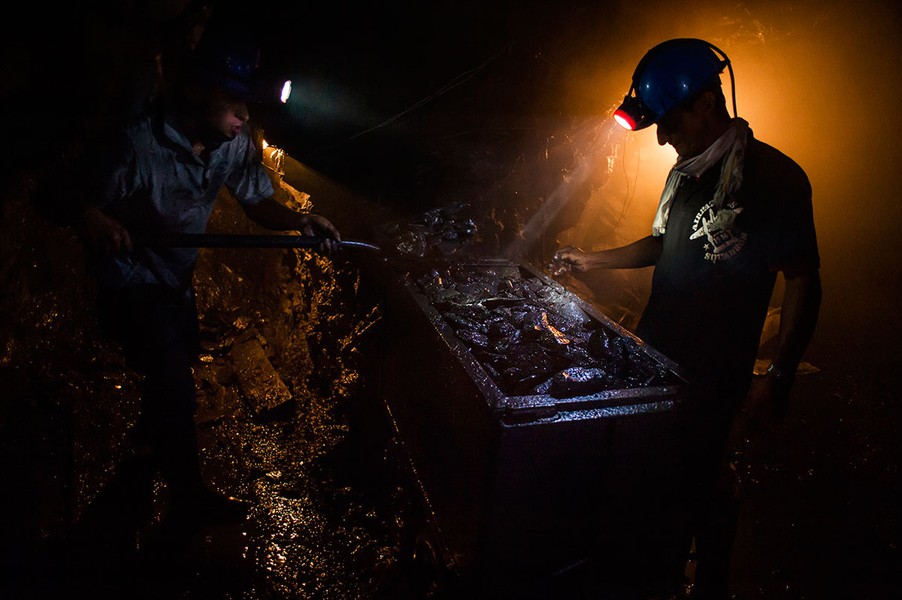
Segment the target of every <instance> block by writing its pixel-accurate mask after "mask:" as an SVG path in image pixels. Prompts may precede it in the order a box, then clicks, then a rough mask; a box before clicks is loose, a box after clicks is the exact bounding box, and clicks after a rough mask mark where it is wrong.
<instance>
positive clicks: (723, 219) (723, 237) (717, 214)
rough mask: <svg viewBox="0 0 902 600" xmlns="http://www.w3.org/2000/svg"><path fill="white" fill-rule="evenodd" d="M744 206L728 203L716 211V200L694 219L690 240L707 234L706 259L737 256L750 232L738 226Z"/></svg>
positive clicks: (718, 259)
mask: <svg viewBox="0 0 902 600" xmlns="http://www.w3.org/2000/svg"><path fill="white" fill-rule="evenodd" d="M741 212H742V207H741V206H739V205H738V204H737V203H736V202H734V201H730V202H728V203H726V204H725V205H724V206H723V208H721V209H720V210H719V211H715V208H714V202H713V201H711V202H708V203H707V204H705V205H704V206H702V208H701V210H699V211H698V213H697V214H696V215H695V219H693V220H692V233H691V234H690V235H689V239H690V240H695V239H698V238H700V237H702V236H705V238H706V242H705V245H704V249H705V260H710V261H711V262H720V261H722V260H727V259H729V258H732V257H733V256H736V254H738V253H739V251H740V250H742V247H743V246H744V245H745V242H746V239H747V238H748V233H746V232H744V231H740V230H739V228H737V227H736V217H738V216H739V214H740V213H741Z"/></svg>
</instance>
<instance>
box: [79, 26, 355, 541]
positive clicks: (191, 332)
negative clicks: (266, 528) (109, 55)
mask: <svg viewBox="0 0 902 600" xmlns="http://www.w3.org/2000/svg"><path fill="white" fill-rule="evenodd" d="M219 27H222V26H221V25H220V24H218V23H217V22H216V21H211V23H210V24H208V25H207V28H206V30H205V31H204V34H203V37H202V38H201V40H200V43H199V44H198V45H197V46H196V47H195V48H194V49H193V50H192V51H191V52H190V53H188V54H187V55H186V56H185V57H184V59H183V60H184V62H180V63H179V64H178V65H173V68H172V69H171V70H170V71H169V72H167V73H164V77H165V85H164V86H162V91H161V93H160V95H159V97H158V98H157V99H156V100H155V105H154V106H153V107H152V109H151V110H150V111H149V112H148V114H146V115H143V116H141V117H140V118H139V119H137V120H136V121H135V122H134V123H131V124H129V126H128V127H127V128H126V129H125V130H124V131H122V132H121V133H120V134H119V135H117V136H116V139H114V140H109V141H105V143H104V144H102V145H100V147H99V148H98V149H97V152H96V161H95V164H94V168H93V172H92V173H91V175H92V177H90V178H89V182H88V183H87V187H86V191H85V193H84V195H83V202H82V204H81V205H80V207H79V210H78V211H77V212H78V215H77V218H76V219H75V226H76V229H77V231H78V233H79V234H80V236H81V238H82V239H83V240H84V242H85V245H86V247H87V250H88V252H87V255H88V257H89V262H90V267H91V272H92V274H93V275H94V276H95V277H96V281H97V284H98V289H99V292H100V316H101V319H102V320H103V322H104V324H105V325H106V326H107V328H108V331H109V332H110V333H112V334H113V335H114V336H115V337H116V339H117V340H118V341H120V342H121V343H122V346H123V348H124V350H125V352H126V356H127V358H128V360H129V364H130V365H132V366H133V367H134V368H135V369H136V370H137V371H138V372H139V373H140V374H141V375H143V378H144V394H143V398H142V404H141V407H140V408H141V411H140V417H139V419H138V423H137V425H136V427H135V434H134V436H133V439H134V441H135V442H136V443H135V444H134V447H135V448H138V449H142V451H145V452H146V453H148V454H149V455H150V456H151V457H152V458H153V460H154V461H155V464H156V466H157V467H158V468H159V471H160V473H161V474H162V476H163V478H164V480H165V482H166V485H167V488H168V491H169V498H170V499H171V502H170V506H169V509H168V510H167V512H166V517H165V519H164V522H165V523H166V524H168V525H173V526H174V527H175V530H179V531H183V530H187V529H188V528H193V527H197V526H199V525H204V524H208V523H210V522H211V521H220V520H242V519H243V516H244V513H245V510H246V509H245V507H244V505H243V504H242V503H241V502H239V501H237V500H236V499H234V498H231V497H228V496H226V495H222V494H220V493H219V492H218V491H216V490H214V489H213V488H211V487H210V486H209V485H208V483H207V481H206V480H205V478H204V477H203V476H202V472H201V463H200V457H199V452H198V447H197V433H196V429H195V421H194V418H195V409H196V395H195V380H194V377H193V372H192V369H193V367H194V365H195V361H196V359H197V356H198V350H199V335H198V315H197V308H196V303H195V293H194V281H193V274H194V268H195V263H196V260H197V256H198V252H199V250H198V248H196V247H189V248H178V247H171V246H165V245H164V246H158V245H154V243H153V240H154V239H159V238H160V237H161V236H162V237H165V236H166V235H169V234H199V233H204V232H205V230H206V227H207V222H208V220H209V218H210V215H211V212H212V210H213V207H214V204H215V203H216V202H217V198H218V197H219V196H220V195H221V193H223V194H224V192H226V191H227V192H228V194H226V195H225V196H228V197H230V198H228V197H227V198H226V201H233V200H234V201H237V203H238V204H239V205H240V206H241V208H242V209H243V211H244V213H245V214H246V215H247V217H249V219H250V220H251V221H253V222H255V223H256V224H258V225H261V226H262V227H264V228H266V229H270V230H278V231H283V230H287V231H300V232H303V233H305V234H308V235H318V236H320V237H321V239H322V240H323V241H322V244H321V246H320V247H319V251H320V252H322V253H324V254H331V253H333V252H334V251H336V250H337V249H338V244H339V240H340V236H339V232H338V231H337V229H336V228H335V227H334V226H333V225H332V223H331V222H330V221H329V220H328V219H326V218H324V217H322V216H320V215H316V214H310V213H304V212H300V211H297V210H294V209H292V208H290V207H289V206H287V205H286V204H283V203H282V202H280V201H279V200H278V199H277V198H276V195H275V194H276V190H275V188H274V182H273V180H272V179H271V178H270V176H269V175H268V174H267V171H266V169H265V168H264V166H263V164H262V162H261V158H262V157H261V149H260V148H259V146H258V142H257V138H256V136H255V135H254V132H253V131H252V129H251V127H250V125H249V119H250V111H249V105H252V101H253V94H254V90H255V87H254V85H255V76H256V73H257V68H258V60H259V54H258V51H257V48H256V46H255V45H254V44H253V43H252V41H251V40H250V38H249V37H248V36H247V35H246V33H245V32H243V31H242V30H241V29H240V28H238V29H234V28H232V27H231V26H230V27H229V28H228V29H219Z"/></svg>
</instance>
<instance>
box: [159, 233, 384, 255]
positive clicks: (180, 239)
mask: <svg viewBox="0 0 902 600" xmlns="http://www.w3.org/2000/svg"><path fill="white" fill-rule="evenodd" d="M323 240H324V238H321V237H318V236H315V235H288V234H273V235H243V234H211V233H173V234H167V235H159V236H154V237H152V238H148V239H146V240H143V241H144V245H145V246H151V247H157V248H318V247H319V246H320V244H322V243H323ZM339 243H340V244H341V247H342V248H362V249H365V250H373V251H375V252H381V250H382V249H381V248H380V247H379V246H376V245H375V244H370V243H368V242H360V241H356V240H342V241H341V242H339Z"/></svg>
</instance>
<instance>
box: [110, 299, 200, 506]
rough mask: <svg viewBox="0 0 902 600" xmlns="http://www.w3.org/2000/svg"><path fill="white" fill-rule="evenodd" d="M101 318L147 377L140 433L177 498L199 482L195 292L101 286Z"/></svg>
mask: <svg viewBox="0 0 902 600" xmlns="http://www.w3.org/2000/svg"><path fill="white" fill-rule="evenodd" d="M100 312H101V319H102V322H103V323H104V325H105V327H106V329H107V331H108V332H109V333H110V334H111V335H113V336H114V337H115V338H116V339H118V340H119V341H120V342H121V343H122V346H123V349H124V351H125V353H126V359H127V360H128V363H129V365H130V366H132V367H133V368H134V369H135V370H136V371H137V372H138V373H140V374H141V375H143V377H144V396H143V399H142V403H141V416H140V418H139V421H138V425H137V432H136V433H137V436H138V437H140V438H142V439H144V440H146V442H148V443H149V445H150V447H151V448H152V450H153V453H154V455H155V457H156V459H157V461H158V465H159V468H160V471H161V473H162V475H163V477H164V478H165V479H166V482H167V484H168V485H169V488H170V491H171V492H172V494H173V497H174V498H178V497H179V496H180V495H190V494H193V493H194V492H196V491H197V490H198V489H199V487H200V486H201V482H202V479H201V476H200V461H199V458H198V450H197V431H196V427H195V422H194V414H195V410H196V407H197V397H196V390H195V383H194V376H193V373H192V366H193V364H194V362H195V360H196V358H197V354H198V348H199V346H198V344H199V333H198V322H197V307H196V304H195V301H194V294H193V293H192V292H191V291H188V292H180V291H175V290H172V289H171V288H168V287H165V286H160V285H135V286H126V287H124V288H121V289H119V290H114V291H113V290H103V291H102V292H101V297H100Z"/></svg>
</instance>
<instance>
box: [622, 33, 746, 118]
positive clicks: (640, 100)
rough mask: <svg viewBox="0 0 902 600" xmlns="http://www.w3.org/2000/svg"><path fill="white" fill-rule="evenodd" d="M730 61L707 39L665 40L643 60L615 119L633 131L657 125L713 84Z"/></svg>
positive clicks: (647, 53)
mask: <svg viewBox="0 0 902 600" xmlns="http://www.w3.org/2000/svg"><path fill="white" fill-rule="evenodd" d="M715 50H716V51H717V52H719V53H720V54H721V55H722V56H723V60H721V58H720V57H719V56H718V55H717V53H715ZM729 64H730V60H729V59H728V58H727V57H726V55H725V54H724V53H723V52H721V51H720V50H719V49H717V48H716V47H715V46H712V45H711V44H710V43H708V42H706V41H704V40H699V39H694V38H678V39H672V40H668V41H666V42H662V43H660V44H658V45H657V46H655V47H653V48H652V49H651V50H649V51H648V52H646V54H645V56H643V57H642V60H641V61H639V64H638V66H637V67H636V70H635V71H634V72H633V82H632V83H633V84H632V87H631V88H630V91H629V92H628V93H627V95H626V97H625V98H624V101H623V104H621V105H620V107H619V108H618V109H617V110H616V111H615V112H614V118H615V119H617V121H618V122H619V123H621V124H622V125H624V127H626V128H627V129H631V130H633V131H637V130H639V129H644V128H646V127H648V126H650V125H653V124H654V123H657V122H658V121H659V120H660V119H661V118H662V117H663V116H664V115H666V114H667V113H668V112H670V110H672V109H673V108H675V107H677V106H679V105H680V104H682V103H683V102H685V101H686V100H689V99H691V98H692V97H693V96H694V95H695V94H696V93H698V92H699V91H701V90H702V89H704V88H705V87H706V86H707V85H709V84H710V83H712V82H713V81H714V80H715V79H716V78H717V77H718V76H719V75H720V73H722V72H723V70H724V68H726V67H727V66H728V65H729Z"/></svg>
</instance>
